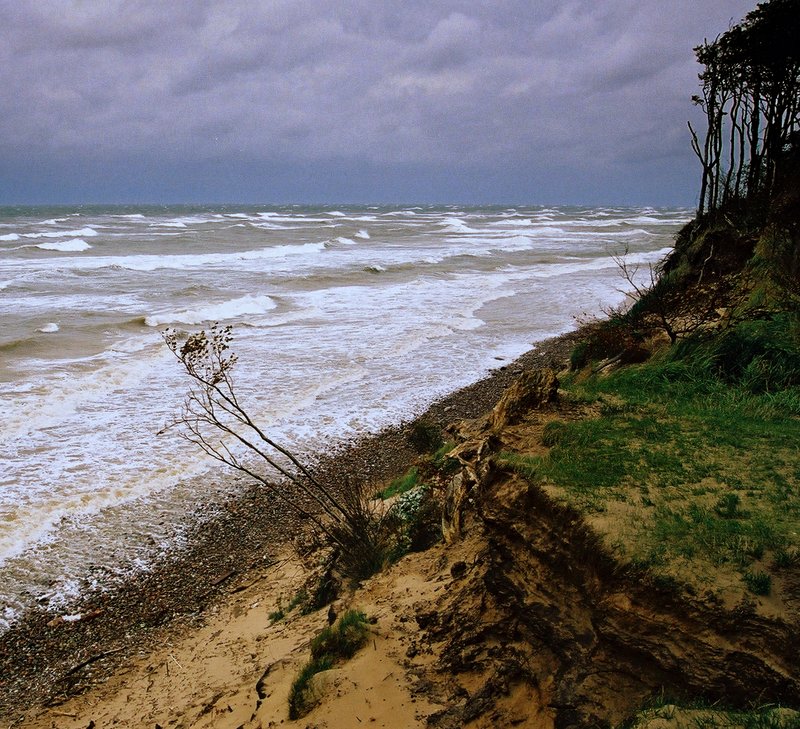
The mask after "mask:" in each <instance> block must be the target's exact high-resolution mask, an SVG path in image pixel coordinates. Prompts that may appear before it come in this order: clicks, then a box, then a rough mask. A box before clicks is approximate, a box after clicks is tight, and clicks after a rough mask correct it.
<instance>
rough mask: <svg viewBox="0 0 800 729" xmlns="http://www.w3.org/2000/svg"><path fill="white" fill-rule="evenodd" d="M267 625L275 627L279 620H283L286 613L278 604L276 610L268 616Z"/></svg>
mask: <svg viewBox="0 0 800 729" xmlns="http://www.w3.org/2000/svg"><path fill="white" fill-rule="evenodd" d="M267 617H268V618H269V624H270V625H275V623H277V622H278V621H280V620H283V619H284V618H285V617H286V613H285V612H284V611H283V608H282V607H281V606H280V604H278V609H277V610H275V611H274V612H271V613H270V614H269V615H268V616H267Z"/></svg>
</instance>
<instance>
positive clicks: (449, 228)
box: [442, 218, 478, 233]
mask: <svg viewBox="0 0 800 729" xmlns="http://www.w3.org/2000/svg"><path fill="white" fill-rule="evenodd" d="M442 225H443V226H445V228H444V230H445V232H447V233H477V232H478V231H477V230H475V228H470V227H469V226H468V225H467V224H466V223H465V222H464V221H463V220H461V219H460V218H445V219H444V220H443V221H442Z"/></svg>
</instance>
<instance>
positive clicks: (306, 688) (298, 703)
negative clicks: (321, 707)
mask: <svg viewBox="0 0 800 729" xmlns="http://www.w3.org/2000/svg"><path fill="white" fill-rule="evenodd" d="M332 666H333V659H332V658H330V656H323V657H322V658H320V659H313V658H312V659H311V660H310V661H309V662H308V663H306V664H305V665H304V666H303V667H302V668H301V669H300V672H299V673H298V674H297V676H296V677H295V679H294V681H293V682H292V687H291V688H290V689H289V718H290V719H292V720H294V719H299V718H300V717H302V716H305V715H306V714H307V713H308V712H309V711H311V709H313V708H314V706H315V705H316V703H317V700H316V697H315V696H314V695H313V694H312V691H311V679H312V678H314V676H316V675H317V674H318V673H321V672H322V671H327V670H328V669H329V668H331V667H332Z"/></svg>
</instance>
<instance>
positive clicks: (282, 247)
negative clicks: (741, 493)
mask: <svg viewBox="0 0 800 729" xmlns="http://www.w3.org/2000/svg"><path fill="white" fill-rule="evenodd" d="M692 214H693V213H692V211H690V210H688V209H683V208H680V209H679V208H670V209H663V208H658V209H656V208H627V207H624V208H616V207H593V208H583V207H541V206H532V207H505V206H496V207H462V206H359V207H338V208H336V207H325V206H315V207H312V206H297V205H293V206H280V207H273V206H241V205H216V206H192V207H186V206H168V207H163V206H154V207H141V206H140V207H87V206H81V207H57V208H44V207H36V208H0V632H2V631H4V630H7V629H8V628H9V626H11V625H13V623H14V622H15V621H16V620H18V619H19V618H20V616H22V615H23V614H24V613H25V611H26V610H28V609H30V608H31V607H33V606H36V605H39V606H43V607H46V608H49V609H52V610H57V611H60V612H62V613H64V614H69V611H70V610H71V609H72V606H73V605H74V603H75V601H76V600H77V599H78V598H79V597H80V595H81V594H82V592H83V591H85V590H88V589H92V590H97V589H104V585H108V584H111V583H112V582H113V581H114V580H119V579H124V577H125V575H129V574H130V573H131V572H134V571H137V570H147V569H148V568H149V566H150V565H152V564H154V562H155V561H156V560H158V559H160V558H163V557H164V555H166V554H169V553H170V550H174V549H179V548H181V546H182V540H185V539H186V534H187V532H188V529H189V527H190V526H191V520H192V519H193V518H197V517H196V515H197V514H198V513H200V512H201V511H202V513H208V510H209V509H211V510H213V507H214V504H216V503H221V502H222V500H224V499H225V498H227V497H229V496H230V495H231V494H232V493H235V492H236V490H237V489H242V488H244V487H245V483H244V482H242V481H241V480H240V479H235V478H231V477H230V476H229V475H228V474H227V473H226V472H225V470H224V466H222V465H221V464H219V463H217V462H216V461H213V460H212V459H210V458H209V457H207V456H205V455H204V454H203V453H202V452H201V451H200V450H199V449H198V448H196V447H195V446H193V445H192V444H191V443H188V442H186V441H185V440H184V439H181V438H180V437H179V434H178V433H177V432H175V429H167V430H166V431H165V432H163V433H162V432H161V431H162V430H163V429H164V426H165V425H167V424H169V423H171V422H172V421H174V420H175V418H176V416H178V415H179V414H180V411H181V406H182V403H183V401H184V398H185V396H186V393H187V391H188V387H189V384H190V383H189V381H188V378H187V376H186V374H185V373H184V372H183V370H182V368H181V366H180V363H179V362H178V361H177V360H176V359H175V357H174V356H173V355H172V353H171V352H170V350H169V349H168V347H167V346H166V345H165V343H164V340H163V336H162V335H163V332H164V331H165V330H166V329H168V328H169V329H175V330H177V331H178V332H180V333H181V334H182V335H186V334H188V333H192V332H196V331H199V330H201V329H205V330H208V328H209V327H211V326H212V325H213V324H214V323H215V322H218V323H219V324H220V326H228V325H230V326H231V327H232V334H233V337H234V338H233V341H232V342H231V350H232V351H233V352H235V353H236V355H237V357H238V362H237V364H236V366H235V368H234V371H233V376H234V382H235V387H236V390H237V394H238V396H239V399H240V401H241V402H242V403H243V405H244V407H245V409H246V410H247V411H248V413H249V414H250V415H251V416H252V417H253V419H254V420H256V421H257V422H258V423H259V424H261V425H262V427H263V428H264V429H265V430H266V431H267V432H268V433H269V434H270V435H271V436H272V437H273V438H274V439H275V440H277V441H278V442H279V443H281V444H283V445H284V446H286V447H288V448H289V449H291V450H293V451H295V452H296V453H298V454H300V455H301V456H302V457H303V458H312V457H313V456H314V454H319V453H323V452H330V451H331V450H333V449H335V448H337V447H340V446H341V445H342V444H345V443H347V442H348V441H351V440H353V439H355V438H358V437H360V436H363V435H367V434H371V433H375V432H378V431H380V430H381V429H382V428H384V427H386V426H388V425H393V424H399V423H401V422H404V421H407V420H409V419H411V418H412V417H414V416H415V415H417V414H419V413H421V412H423V411H424V410H425V409H426V408H427V406H428V405H430V404H431V403H432V402H433V401H434V400H436V399H437V398H439V397H441V396H443V395H445V394H447V393H449V392H452V391H454V390H456V389H458V388H460V387H462V386H465V385H468V384H470V383H472V382H475V381H477V380H478V379H480V378H481V377H483V376H485V375H486V374H487V373H489V372H490V371H491V370H492V369H493V368H497V367H501V366H504V365H506V364H508V363H509V362H511V361H512V360H513V359H514V358H515V357H517V356H519V355H520V354H522V353H523V352H526V351H528V350H530V349H532V348H534V346H535V345H536V343H537V342H540V341H542V340H544V339H546V338H549V337H552V336H554V335H558V334H560V333H563V332H566V331H568V330H570V329H573V328H574V327H575V326H576V322H578V321H581V320H584V319H590V318H592V317H593V316H598V315H601V314H602V312H603V311H604V310H607V309H608V307H611V306H616V305H619V304H620V303H622V302H623V301H624V300H625V296H626V290H627V289H629V288H630V286H629V284H628V283H627V282H626V281H625V279H624V278H623V277H622V276H621V273H620V268H619V266H618V264H617V263H616V262H615V260H614V256H619V255H625V256H626V260H627V262H628V264H629V266H630V268H631V269H635V268H638V269H639V275H641V276H644V277H645V280H646V277H647V276H649V270H650V267H651V266H652V265H656V264H657V263H658V262H659V261H660V260H661V259H663V257H664V256H665V255H666V254H667V253H668V252H669V251H670V250H671V247H672V244H673V240H674V237H675V234H676V233H677V231H678V230H679V229H680V227H681V226H682V225H683V224H684V223H685V222H686V221H688V220H689V219H690V218H691V217H692ZM159 433H161V434H159ZM201 507H202V509H201Z"/></svg>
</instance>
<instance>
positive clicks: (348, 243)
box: [336, 237, 356, 246]
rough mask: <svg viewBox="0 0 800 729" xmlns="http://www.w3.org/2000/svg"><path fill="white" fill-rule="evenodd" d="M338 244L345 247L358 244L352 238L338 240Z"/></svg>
mask: <svg viewBox="0 0 800 729" xmlns="http://www.w3.org/2000/svg"><path fill="white" fill-rule="evenodd" d="M336 241H337V243H341V244H342V245H343V246H354V245H356V242H355V241H354V240H353V239H352V238H345V237H340V238H337V239H336Z"/></svg>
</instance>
